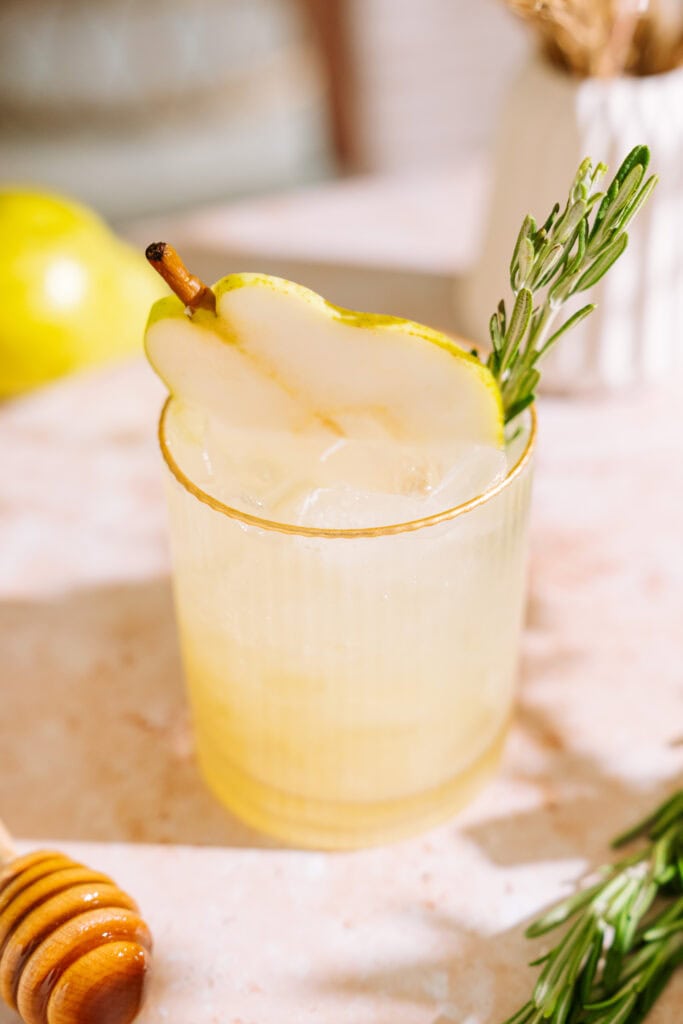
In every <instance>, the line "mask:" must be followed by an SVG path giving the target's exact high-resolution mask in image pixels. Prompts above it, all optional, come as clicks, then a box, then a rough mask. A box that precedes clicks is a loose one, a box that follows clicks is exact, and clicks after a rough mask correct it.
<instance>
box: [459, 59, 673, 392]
mask: <svg viewBox="0 0 683 1024" xmlns="http://www.w3.org/2000/svg"><path fill="white" fill-rule="evenodd" d="M638 143H645V144H647V145H649V147H650V149H651V151H652V161H651V165H650V169H651V170H654V171H656V172H657V173H658V174H659V176H660V183H659V185H658V187H657V189H656V190H655V192H654V194H653V196H652V197H651V199H650V201H649V202H648V204H646V206H645V208H644V209H643V210H642V211H641V212H640V214H639V215H638V219H637V220H636V221H634V223H633V225H632V226H631V228H630V230H629V235H630V245H629V248H628V249H627V251H626V253H625V254H624V255H623V256H622V258H621V259H620V260H619V262H618V263H617V264H615V265H614V266H613V267H612V269H611V270H610V272H609V274H608V275H607V276H606V277H605V278H603V280H602V281H601V282H600V283H599V284H598V285H597V286H596V288H595V289H593V292H592V293H585V294H584V295H582V296H579V298H580V299H581V300H582V302H586V301H588V296H590V300H591V301H595V302H597V304H598V308H597V309H596V311H595V312H594V313H593V314H592V316H590V317H588V319H587V320H585V321H584V322H583V324H581V325H580V326H579V327H578V328H577V329H576V330H575V331H574V332H572V334H570V335H567V336H566V337H565V338H563V339H562V341H561V342H560V344H559V345H558V347H557V349H556V350H555V351H554V352H553V353H552V354H551V355H550V356H549V357H548V361H547V363H546V364H545V369H544V373H543V386H544V387H545V388H546V389H551V390H554V391H577V390H581V391H586V390H595V389H616V388H620V387H627V386H632V385H635V384H637V383H639V382H641V381H653V380H656V379H657V378H661V377H663V376H665V375H669V374H671V373H673V372H677V371H678V372H681V371H682V370H683V69H679V70H676V71H671V72H668V73H666V74H662V75H653V76H651V77H644V78H618V79H575V78H572V77H570V76H569V75H567V74H565V73H563V72H561V71H560V70H557V69H555V68H553V67H551V66H550V65H549V64H548V63H547V62H546V61H544V60H543V59H542V58H541V57H538V56H536V57H534V58H533V59H532V60H531V61H530V62H529V63H528V64H527V66H526V67H525V68H524V70H523V71H522V73H521V75H520V76H519V78H518V79H517V81H516V82H515V83H514V85H513V87H512V90H511V92H510V95H509V97H508V101H507V104H506V106H505V109H504V112H503V118H502V123H501V127H500V131H499V136H498V145H497V151H496V159H495V170H494V180H493V192H492V196H491V203H490V209H489V215H488V225H487V229H486V233H485V238H484V243H483V248H482V251H481V254H480V258H479V260H478V263H477V266H476V267H475V269H474V270H473V271H472V274H471V277H470V279H469V281H468V286H467V288H466V289H464V290H463V291H464V293H465V297H464V299H465V305H466V309H465V310H464V313H465V315H466V317H467V327H468V329H469V334H470V336H472V337H475V338H477V339H478V340H481V341H483V340H486V339H485V338H483V337H482V327H483V326H484V325H486V324H488V320H489V317H490V315H491V312H492V310H493V309H495V306H496V303H497V302H498V300H499V298H500V297H501V296H502V295H507V294H508V293H509V284H508V280H507V270H508V264H509V260H510V254H511V252H512V248H513V245H514V242H515V238H516V236H517V232H518V230H519V226H520V224H521V221H522V219H523V217H524V214H525V213H527V212H529V213H532V214H533V215H534V216H535V217H536V219H537V220H538V221H539V222H542V221H543V220H544V219H545V217H546V215H547V213H548V212H549V211H550V209H551V207H552V205H553V203H554V202H555V201H557V200H561V201H564V198H565V197H566V195H567V190H568V187H569V184H570V182H571V179H572V176H573V174H574V171H575V169H576V167H577V166H578V164H579V163H580V161H581V160H582V159H583V157H585V156H591V157H593V158H594V159H595V160H596V161H597V160H602V161H603V162H604V163H606V164H607V165H608V166H609V168H610V171H612V172H613V171H615V170H616V169H617V167H618V165H619V163H620V162H621V160H622V158H623V157H624V156H625V155H626V153H627V152H628V151H629V150H630V149H631V148H632V147H633V146H634V145H636V144H638ZM577 305H578V303H577ZM484 329H485V327H484Z"/></svg>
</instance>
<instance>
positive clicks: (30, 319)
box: [0, 190, 168, 397]
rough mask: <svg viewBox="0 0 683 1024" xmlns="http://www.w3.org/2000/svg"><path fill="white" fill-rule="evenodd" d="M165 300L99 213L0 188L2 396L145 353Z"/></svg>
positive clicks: (40, 195) (140, 261) (146, 269)
mask: <svg viewBox="0 0 683 1024" xmlns="http://www.w3.org/2000/svg"><path fill="white" fill-rule="evenodd" d="M165 294H168V290H167V289H166V287H165V285H163V283H162V282H161V281H160V279H159V278H158V277H157V275H156V274H155V273H154V271H153V270H152V269H151V268H150V267H149V266H148V265H147V263H146V261H145V259H144V257H143V255H142V254H141V253H140V254H138V253H137V252H136V251H135V250H134V249H132V248H130V247H129V246H128V245H126V244H125V243H124V242H122V241H121V240H120V239H118V238H117V237H116V235H114V234H113V233H112V231H111V230H110V229H109V227H108V226H107V225H106V224H105V223H104V221H102V220H101V219H100V218H99V217H98V216H97V215H96V214H95V213H93V212H92V211H91V210H89V209H87V208H86V207H84V206H81V205H79V204H78V203H74V202H72V201H71V200H69V199H65V198H63V197H61V196H56V195H47V194H45V193H41V192H38V191H28V190H5V191H0V397H7V396H10V395H16V394H19V393H21V392H23V391H26V390H28V389H30V388H34V387H36V386H38V385H40V384H43V383H46V382H47V381H50V380H53V379H55V378H56V377H60V376H62V375H63V374H66V373H69V372H70V371H72V370H76V369H79V368H81V367H84V366H88V365H92V364H96V363H101V362H104V361H105V360H108V359H111V358H115V357H117V356H123V355H126V354H127V353H131V352H137V351H142V338H143V333H144V328H145V322H146V320H147V315H148V313H149V308H150V306H151V304H152V303H153V302H155V301H156V300H157V299H158V298H160V297H161V296H163V295H165Z"/></svg>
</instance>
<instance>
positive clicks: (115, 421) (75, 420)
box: [0, 362, 683, 1024]
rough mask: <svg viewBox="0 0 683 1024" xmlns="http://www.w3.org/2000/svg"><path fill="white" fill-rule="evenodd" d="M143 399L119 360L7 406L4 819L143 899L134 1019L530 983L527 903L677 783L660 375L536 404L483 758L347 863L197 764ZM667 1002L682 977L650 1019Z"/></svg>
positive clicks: (678, 737)
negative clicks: (443, 820)
mask: <svg viewBox="0 0 683 1024" xmlns="http://www.w3.org/2000/svg"><path fill="white" fill-rule="evenodd" d="M159 399H160V390H159V387H158V386H157V384H156V381H155V380H154V379H153V378H152V376H151V374H150V373H149V372H148V371H147V370H146V368H145V367H144V366H143V364H142V363H141V362H140V363H138V362H134V363H131V364H128V365H123V366H120V367H117V368H112V369H108V370H104V371H100V372H98V373H94V374H88V375H85V376H83V377H80V378H73V379H72V380H70V381H67V382H65V383H63V384H59V385H57V386H55V387H53V388H50V389H47V390H45V391H43V392H41V393H37V394H35V395H33V396H30V397H28V398H26V399H23V400H21V401H17V402H13V403H8V404H6V405H5V406H3V407H2V408H0V465H2V467H3V474H2V480H1V481H0V536H1V537H2V544H1V547H0V664H1V665H2V674H1V676H0V700H1V702H2V715H1V716H0V751H1V752H2V772H0V813H2V815H3V816H4V817H6V819H7V821H8V823H9V825H10V826H11V827H12V828H13V829H14V830H15V831H16V833H17V834H18V835H21V836H22V837H24V840H25V841H26V843H27V844H30V843H33V842H38V841H41V840H46V839H50V841H52V842H56V841H63V840H66V841H67V842H68V848H69V849H70V850H71V851H72V852H75V853H77V854H78V856H79V857H82V858H83V859H85V860H89V861H91V862H93V863H95V864H97V865H101V866H102V867H103V868H105V869H107V870H110V871H111V872H112V873H113V874H114V875H115V877H116V878H117V879H118V880H119V881H120V883H121V884H123V885H124V886H126V887H128V888H129V889H130V890H131V891H132V892H133V893H134V894H135V895H136V896H137V897H138V899H139V901H140V903H141V905H142V907H143V909H144V911H145V913H146V914H147V916H148V918H149V920H150V922H151V924H152V926H153V929H154V932H155V936H156V971H155V975H154V980H153V983H152V988H151V993H150V1000H149V1003H148V1006H147V1009H146V1010H145V1012H144V1014H143V1016H142V1018H141V1020H142V1022H143V1024H162V1022H167V1024H181V1022H182V1024H213V1022H220V1024H432V1022H434V1021H435V1020H437V1019H440V1020H441V1021H443V1022H453V1024H498V1021H499V1020H500V1019H501V1018H502V1017H503V1016H504V1015H505V1014H506V1013H508V1012H510V1011H511V1010H512V1009H513V1008H515V1006H516V1004H517V1003H518V1002H519V1000H520V999H522V998H523V997H524V996H525V994H526V992H527V988H528V985H529V981H530V979H531V977H532V973H531V972H529V971H528V970H527V968H526V967H525V966H524V965H525V963H526V961H527V959H529V953H530V949H529V948H528V944H527V943H526V942H525V940H523V939H522V930H523V923H524V921H525V920H526V919H527V918H528V917H529V916H530V915H531V914H533V913H535V912H536V911H537V910H538V909H539V908H540V907H542V906H543V905H544V904H545V903H546V902H547V901H549V900H551V899H553V898H555V897H556V896H558V895H560V894H561V893H564V892H567V891H568V890H569V888H570V887H571V885H572V884H573V883H574V882H575V881H576V879H577V878H578V877H579V876H580V874H581V872H582V871H584V870H585V869H586V868H588V867H590V866H592V865H595V864H596V863H598V862H599V861H600V860H601V859H603V858H604V856H605V854H606V844H607V841H608V839H609V838H610V836H611V835H612V834H613V833H614V832H615V831H616V830H618V829H619V828H620V827H621V826H622V825H623V824H625V823H628V822H629V821H630V820H632V819H633V818H634V817H636V816H637V815H638V814H639V812H640V811H641V810H643V809H644V808H646V807H649V806H650V804H651V803H652V802H653V801H654V800H655V799H658V798H659V797H660V796H661V795H663V794H664V793H665V792H667V791H668V789H669V788H670V787H672V786H673V785H674V784H675V782H676V780H677V779H680V777H681V770H682V768H683V718H682V715H681V710H682V707H683V673H682V672H681V667H680V666H681V654H682V652H683V635H682V633H681V613H680V609H681V598H682V596H683V545H682V544H681V531H682V526H681V514H680V509H681V503H682V501H683V429H682V416H681V410H680V401H679V398H678V394H677V388H676V387H674V386H672V387H671V390H670V391H668V392H667V391H659V392H656V393H655V392H651V393H649V394H645V395H641V396H636V395H632V396H626V397H623V398H620V399H611V400H610V401H609V402H607V401H599V400H594V401H593V402H590V403H589V402H586V401H583V402H579V401H576V402H560V401H550V400H546V401H544V402H543V403H542V406H541V409H540V421H541V423H540V427H541V443H540V451H539V460H538V472H537V480H536V490H535V495H534V515H533V529H532V563H531V594H530V604H529V612H528V623H527V629H526V632H525V637H524V644H523V657H522V671H521V682H520V702H519V712H518V716H517V721H516V724H515V727H514V729H513V732H512V735H511V737H510V741H509V743H508V746H507V749H506V754H505V759H504V764H503V768H502V771H501V773H500V775H499V777H498V778H497V780H496V781H495V782H494V783H493V784H492V785H491V786H490V787H489V788H488V789H487V790H486V792H485V793H483V794H482V795H481V796H480V797H479V799H478V800H477V801H475V803H474V804H473V805H472V806H471V807H470V808H469V809H468V810H467V811H466V812H465V813H464V814H463V815H461V816H460V817H459V818H458V819H457V820H456V821H453V822H451V823H449V824H446V825H444V826H442V827H441V828H439V829H437V830H435V831H433V832H432V833H429V834H428V835H426V836H422V837H419V838H417V839H415V840H412V841H409V842H405V843H402V844H398V845H395V846H391V847H387V848H384V849H378V850H372V851H367V852H361V853H356V854H348V855H323V854H308V853H307V854H304V853H297V852H291V851H283V850H278V849H272V848H268V846H269V844H268V843H267V842H264V841H263V840H262V839H261V838H260V837H258V836H255V835H254V834H253V833H251V832H249V830H247V829H245V828H244V827H243V826H241V825H240V824H239V823H237V822H236V821H234V820H233V819H232V818H230V816H229V815H227V814H226V813H225V812H224V811H223V810H222V809H221V808H220V807H219V806H218V805H217V804H216V803H215V802H214V800H213V799H212V798H211V797H210V796H209V795H208V794H207V793H206V792H205V790H204V789H203V787H202V785H201V782H200V781H199V779H198V776H197V773H196V770H195V767H194V764H193V760H192V751H191V740H190V737H189V733H188V730H187V723H186V716H185V707H184V700H183V694H182V681H181V673H180V667H179V662H178V655H177V648H176V641H175V632H174V625H173V618H172V607H171V601H170V591H169V580H168V556H167V548H166V539H165V532H164V519H165V514H164V508H163V501H162V494H161V472H160V465H159V460H158V457H157V453H156V446H155V438H154V420H155V416H156V411H157V407H158V404H159ZM168 844H172V845H168ZM193 847H194V848H193ZM200 847H201V848H200ZM260 847H261V848H260ZM682 1006H683V978H679V979H678V980H677V982H676V984H675V985H674V986H672V988H671V989H670V991H669V992H668V993H667V996H666V998H665V999H664V1000H663V1001H662V1003H661V1004H660V1006H659V1007H658V1008H657V1009H656V1011H655V1012H654V1013H653V1014H652V1017H651V1021H652V1024H678V1022H679V1021H680V1018H681V1007H682ZM14 1019H15V1018H13V1017H12V1015H11V1014H8V1013H7V1012H5V1011H1V1010H0V1024H10V1022H11V1021H13V1020H14Z"/></svg>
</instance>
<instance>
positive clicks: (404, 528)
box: [158, 395, 537, 539]
mask: <svg viewBox="0 0 683 1024" xmlns="http://www.w3.org/2000/svg"><path fill="white" fill-rule="evenodd" d="M172 403H173V396H172V395H169V396H168V398H167V399H166V401H165V402H164V406H163V408H162V410H161V416H160V417H159V430H158V437H159V447H160V448H161V454H162V456H163V459H164V462H165V463H166V466H167V467H168V469H169V471H170V473H171V475H172V476H174V477H175V479H176V480H177V481H178V483H179V484H180V486H181V487H183V488H184V489H185V490H186V491H187V492H188V493H189V494H191V495H192V496H193V497H194V498H196V499H197V501H201V502H202V504H203V505H208V506H209V508H212V509H213V510H214V512H220V513H221V515H224V516H227V517H228V518H229V519H236V520H238V521H239V522H240V523H246V524H247V525H249V526H256V527H258V528H259V529H260V530H270V531H272V532H274V533H288V534H292V535H294V536H297V537H332V538H334V537H337V538H342V537H346V538H348V539H352V538H354V537H385V536H390V535H392V534H397V533H414V532H415V531H416V530H422V529H425V528H426V527H429V526H437V525H438V524H439V523H445V522H448V521H449V520H451V519H456V518H457V517H458V516H461V515H465V513H467V512H471V511H472V510H473V509H475V508H478V507H479V506H480V505H484V504H486V502H489V501H491V500H492V499H493V498H495V497H496V495H497V494H500V493H501V491H504V490H505V489H506V488H507V487H509V486H510V484H511V483H512V482H513V480H515V479H516V478H517V477H518V476H519V475H520V473H521V472H522V470H523V469H524V468H525V466H526V465H527V463H528V462H529V461H530V459H531V456H532V454H533V450H534V445H535V443H536V424H537V421H536V409H535V407H534V406H533V405H532V406H530V407H529V413H530V417H531V425H530V427H529V436H528V437H527V440H526V444H525V445H524V449H523V451H522V453H521V455H520V456H519V458H518V459H517V461H516V462H515V464H514V465H513V466H511V467H510V469H509V470H508V471H507V473H506V474H505V476H504V477H503V479H502V480H500V481H499V482H498V483H497V484H496V485H495V486H494V487H489V488H488V490H486V491H482V493H481V494H478V495H476V496H475V497H474V498H470V499H469V501H464V502H462V503H461V504H460V505H455V506H454V507H453V508H448V509H444V511H443V512H437V513H436V514H435V515H432V516H425V517H424V518H423V519H411V520H410V521H409V522H407V523H392V524H390V525H387V526H369V527H364V528H360V529H354V530H333V529H323V528H322V527H317V526H296V525H294V524H293V523H279V522H277V521H276V520H274V519H261V518H260V517H259V516H254V515H251V514H250V513H249V512H240V510H239V509H236V508H231V507H230V505H225V504H224V503H223V502H222V501H219V500H218V498H214V497H213V495H211V494H207V492H206V491H203V490H202V489H201V487H198V486H197V485H196V484H195V483H193V481H192V480H190V478H189V477H188V476H187V474H186V473H184V472H183V470H182V469H181V468H180V466H179V465H178V463H177V462H176V461H175V459H174V458H173V455H172V454H171V450H170V448H169V446H168V443H167V441H166V437H165V428H166V416H167V415H168V411H169V409H170V407H171V405H172Z"/></svg>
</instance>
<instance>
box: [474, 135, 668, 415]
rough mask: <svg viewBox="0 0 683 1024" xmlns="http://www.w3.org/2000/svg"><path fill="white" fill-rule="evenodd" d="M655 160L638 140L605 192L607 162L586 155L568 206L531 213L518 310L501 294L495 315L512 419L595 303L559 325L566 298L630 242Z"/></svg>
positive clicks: (494, 364)
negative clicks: (541, 217) (551, 356)
mask: <svg viewBox="0 0 683 1024" xmlns="http://www.w3.org/2000/svg"><path fill="white" fill-rule="evenodd" d="M649 161H650V151H649V149H648V148H647V146H636V147H635V149H633V150H631V152H630V153H629V155H628V156H627V157H626V159H625V160H624V162H623V163H622V165H621V167H620V168H619V170H618V171H617V173H616V175H615V176H614V178H613V180H612V181H611V183H610V184H609V186H608V187H607V188H606V189H605V191H604V192H601V191H599V190H598V189H597V184H598V182H599V181H600V179H601V178H602V176H603V175H604V174H605V173H606V171H607V168H606V167H605V165H604V164H601V163H599V164H597V165H596V166H593V163H592V161H591V160H590V159H589V158H586V159H585V160H584V161H583V163H582V164H581V165H580V167H579V169H578V171H577V172H576V176H575V178H574V181H573V182H572V186H571V189H570V191H569V197H568V199H567V202H566V205H565V207H564V209H563V210H562V211H560V204H559V203H556V204H555V206H554V207H553V209H552V210H551V212H550V214H549V216H548V218H547V219H546V221H545V222H544V223H543V224H542V225H541V227H538V226H537V224H536V221H535V220H534V218H533V217H532V216H530V215H529V216H527V217H525V219H524V223H523V224H522V227H521V229H520V232H519V235H518V237H517V242H516V244H515V248H514V252H513V254H512V260H511V262H510V287H511V288H512V293H513V295H514V304H513V307H512V312H511V314H510V316H509V317H508V314H507V312H506V308H505V302H504V300H501V302H500V303H499V305H498V309H497V310H496V312H495V313H494V314H493V316H492V317H491V320H490V322H489V333H490V335H491V342H492V345H493V349H492V351H491V354H490V355H489V357H488V360H487V366H488V368H489V369H490V370H491V372H492V373H493V375H494V377H495V378H496V380H497V381H498V384H499V386H500V389H501V394H502V396H503V407H504V411H505V422H506V423H509V422H510V420H512V419H514V418H515V416H518V415H519V414H520V413H521V412H523V411H524V409H526V408H527V406H529V405H531V403H532V402H533V401H534V398H535V391H536V387H537V385H538V381H539V379H540V373H539V370H538V366H537V364H538V363H539V361H540V360H541V359H542V358H543V357H544V356H545V355H546V354H547V353H548V352H549V351H550V349H551V348H552V347H553V346H554V345H556V344H557V342H558V341H559V339H560V338H561V337H562V335H563V334H564V333H565V331H568V330H569V329H570V328H571V327H574V326H576V324H578V323H580V322H581V320H583V319H584V318H585V317H587V316H588V315H589V313H591V312H592V311H593V309H594V308H595V306H593V305H592V304H590V303H589V304H588V305H586V306H582V307H581V309H579V310H577V311H576V312H575V313H573V314H572V315H571V316H570V317H569V318H568V319H567V320H566V321H565V322H564V323H563V324H562V325H561V326H560V327H559V328H557V329H556V330H555V331H553V332H552V333H551V328H552V325H553V322H554V320H555V318H556V317H557V314H558V312H559V311H560V309H561V308H562V306H563V305H564V304H565V303H566V302H567V301H568V300H569V299H570V298H571V297H572V296H573V295H576V294H578V293H579V292H583V291H586V289H588V288H590V287H592V285H594V284H596V283H597V282H598V281H599V280H600V278H601V277H602V276H603V274H606V273H607V271H608V270H609V268H610V267H611V266H612V264H613V263H615V262H616V260H618V259H619V257H620V256H621V254H622V253H623V251H624V249H625V248H626V245H627V244H628V235H627V234H626V227H627V226H628V224H629V222H630V221H631V220H632V219H633V217H635V215H636V213H637V212H638V210H639V209H640V208H641V207H642V205H643V203H644V202H645V201H646V199H647V198H648V196H649V195H650V193H651V192H652V189H653V188H654V187H655V185H656V184H657V176H656V175H654V174H653V175H651V176H650V177H649V178H647V179H646V178H645V172H646V170H647V167H648V164H649Z"/></svg>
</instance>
